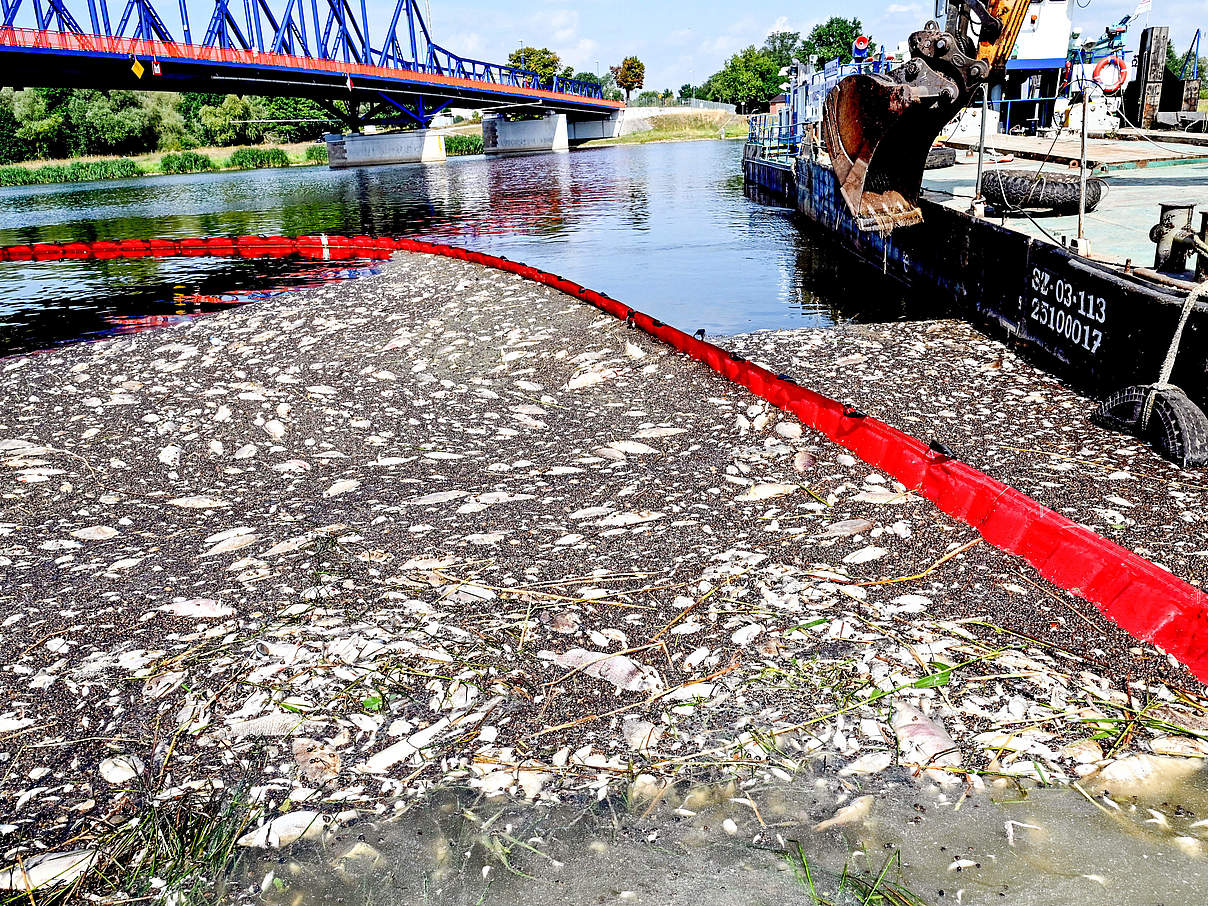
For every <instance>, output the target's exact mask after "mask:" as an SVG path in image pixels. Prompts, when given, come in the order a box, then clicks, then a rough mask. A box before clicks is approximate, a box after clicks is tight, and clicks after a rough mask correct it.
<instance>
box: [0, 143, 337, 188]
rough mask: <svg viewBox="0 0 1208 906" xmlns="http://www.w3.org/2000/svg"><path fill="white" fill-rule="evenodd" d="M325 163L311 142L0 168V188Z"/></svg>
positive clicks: (323, 148)
mask: <svg viewBox="0 0 1208 906" xmlns="http://www.w3.org/2000/svg"><path fill="white" fill-rule="evenodd" d="M326 163H327V146H326V145H318V144H315V143H313V142H299V143H297V144H292V145H262V146H256V147H249V148H234V149H232V148H202V149H198V150H196V151H173V152H167V153H156V154H143V155H139V156H136V157H82V158H75V159H70V160H61V161H31V162H27V163H23V164H12V165H9V166H0V186H36V185H50V184H53V183H77V182H93V181H95V180H100V179H129V178H131V177H134V176H168V175H173V174H178V173H204V172H210V171H218V170H249V169H259V168H262V167H292V166H305V165H314V164H326Z"/></svg>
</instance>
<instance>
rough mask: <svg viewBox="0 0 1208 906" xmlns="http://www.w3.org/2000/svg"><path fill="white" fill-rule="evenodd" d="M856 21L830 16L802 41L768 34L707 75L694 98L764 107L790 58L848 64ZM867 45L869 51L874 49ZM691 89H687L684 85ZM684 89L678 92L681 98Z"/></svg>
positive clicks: (787, 34)
mask: <svg viewBox="0 0 1208 906" xmlns="http://www.w3.org/2000/svg"><path fill="white" fill-rule="evenodd" d="M862 28H863V26H862V25H861V24H860V20H859V19H854V18H853V19H844V18H843V17H841V16H832V17H831V18H830V19H828V20H827V21H825V22H823V23H822V24H820V25H816V26H814V28H813V30H812V31H810V33H809V35H808V36H807V37H806V38H805V40H804V41H802V40H801V35H800V34H799V33H798V32H792V31H778V32H773V33H772V34H770V35H768V37H767V40H765V41H764V43H763V46H762V47H755V46H754V45H751V46H750V47H747V48H745V49H744V50H741V51H739V52H738V53H736V54H734V56H732V57H730V59H729V60H727V61H726V65H725V67H724V68H723V69H722V70H721V71H720V72H716V73H714V74H713V75H711V76H710V77H709V78H708V79H707V80H706V81H705V83H704V84H703V85H701V86H700V87H699V88H697V89H696V96H697V97H699V98H703V99H705V100H709V101H724V102H725V103H728V104H737V105H738V107H739V108H740V109H742V110H745V111H750V110H753V109H756V108H760V107H766V105H767V104H768V102H769V101H771V99H772V98H774V97H775V96H776V95H778V94H780V85H781V84H782V83H783V82H784V78H783V77H782V76H781V75H780V70H781V69H783V68H785V67H786V66H790V65H791V64H792V61H793V58H794V57H796V58H797V59H798V60H801V61H804V60H806V58H807V57H809V56H810V55H811V54H816V55H817V57H818V63H819V65H822V64H824V63H827V62H829V61H830V60H834V59H838V60H840V61H841V62H844V63H850V62H851V58H852V57H851V46H852V43H853V42H854V41H855V40H856V38H858V37H859V36H860V34H861V29H862ZM875 46H876V45H875V44H870V51H871V50H872V49H874V48H875ZM684 88H689V89H691V86H687V85H686V86H684ZM684 88H681V89H680V95H681V97H682V96H684V95H683V91H684Z"/></svg>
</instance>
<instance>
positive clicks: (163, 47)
mask: <svg viewBox="0 0 1208 906" xmlns="http://www.w3.org/2000/svg"><path fill="white" fill-rule="evenodd" d="M6 47H12V48H20V49H24V50H36V51H52V52H53V51H59V52H66V53H78V54H94V55H105V56H114V57H131V58H140V57H141V58H142V59H144V60H148V59H149V60H153V61H161V62H171V61H186V62H190V63H231V64H238V65H243V66H264V67H274V68H281V69H293V70H300V71H304V72H323V73H331V74H333V75H338V76H347V77H353V76H361V77H369V78H374V79H405V80H406V81H408V82H422V83H424V84H428V85H440V86H447V87H450V88H469V89H472V90H475V91H485V92H489V93H491V94H510V95H522V96H524V97H531V98H542V99H546V100H556V101H564V102H565V101H574V102H575V103H578V104H584V105H586V106H590V107H598V108H605V109H610V110H619V109H620V108H622V107H624V106H625V104H624V103H623V102H621V101H608V100H603V99H602V98H589V97H584V96H582V95H577V94H568V93H565V92H559V91H548V90H546V89H543V88H530V87H526V86H520V85H510V84H508V83H506V82H499V81H495V80H492V79H485V78H484V79H467V78H460V77H457V76H450V75H445V74H443V73H436V72H428V71H425V70H422V69H418V68H417V69H410V68H404V67H389V66H369V65H365V64H363V63H354V62H346V61H344V60H321V59H317V58H315V57H299V56H294V55H293V54H287V53H271V52H261V51H254V50H241V49H238V48H231V47H203V46H201V45H198V44H178V43H176V42H174V41H159V40H146V39H143V38H112V37H108V36H106V35H83V34H76V33H74V32H61V31H39V30H38V29H33V28H12V27H10V28H0V52H2V51H3V49H4V48H6Z"/></svg>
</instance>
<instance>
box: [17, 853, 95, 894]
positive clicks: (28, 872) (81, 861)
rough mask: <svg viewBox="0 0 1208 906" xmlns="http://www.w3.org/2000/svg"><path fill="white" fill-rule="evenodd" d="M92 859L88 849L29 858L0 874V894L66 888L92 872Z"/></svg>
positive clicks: (93, 858)
mask: <svg viewBox="0 0 1208 906" xmlns="http://www.w3.org/2000/svg"><path fill="white" fill-rule="evenodd" d="M96 858H97V853H96V851H95V850H91V849H80V850H76V851H75V852H69V853H44V854H42V855H40V856H31V857H30V858H28V859H23V860H22V861H21V864H19V865H14V866H12V867H11V868H7V869H5V870H3V871H0V890H20V891H24V892H30V891H34V890H37V889H38V888H39V887H57V886H60V885H63V884H70V883H71V882H72V881H75V880H76V879H77V878H79V877H80V876H81V875H83V874H84V872H86V871H88V870H89V869H90V868H92V865H93V863H94V862H95V861H96Z"/></svg>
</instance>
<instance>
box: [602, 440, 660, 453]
mask: <svg viewBox="0 0 1208 906" xmlns="http://www.w3.org/2000/svg"><path fill="white" fill-rule="evenodd" d="M608 446H609V447H610V448H612V449H613V450H617V451H619V452H621V453H625V454H628V455H631V456H642V455H644V454H646V453H657V452H658V450H656V449H654V447H648V446H646V444H642V443H638V442H637V441H636V440H614V441H613V442H612V443H610V444H609V445H608Z"/></svg>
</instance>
